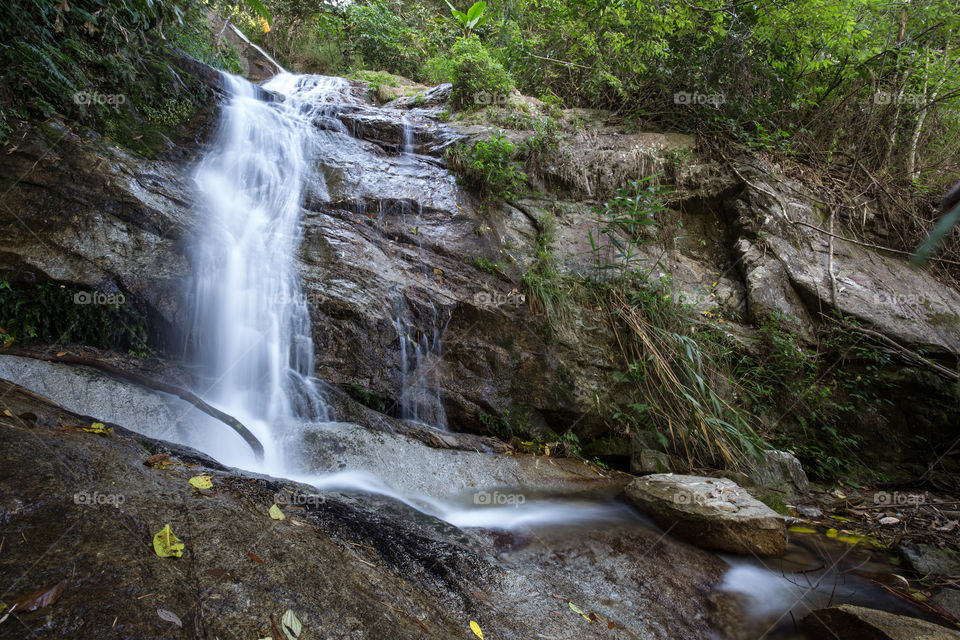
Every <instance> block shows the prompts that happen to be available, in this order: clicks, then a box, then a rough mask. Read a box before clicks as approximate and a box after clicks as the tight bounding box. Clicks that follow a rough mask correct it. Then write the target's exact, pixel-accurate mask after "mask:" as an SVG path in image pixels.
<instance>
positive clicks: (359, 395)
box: [345, 382, 387, 413]
mask: <svg viewBox="0 0 960 640" xmlns="http://www.w3.org/2000/svg"><path fill="white" fill-rule="evenodd" d="M345 391H346V392H347V395H348V396H350V397H351V398H353V399H354V400H356V401H357V402H359V403H360V404H362V405H363V406H365V407H367V408H368V409H373V410H374V411H379V412H380V413H385V412H386V410H387V403H386V401H384V399H383V397H382V396H380V394H378V393H377V392H375V391H371V390H369V389H366V388H364V387H362V386H360V385H359V384H357V383H356V382H351V383H350V384H348V385H347V386H346V389H345Z"/></svg>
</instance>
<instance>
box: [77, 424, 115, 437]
mask: <svg viewBox="0 0 960 640" xmlns="http://www.w3.org/2000/svg"><path fill="white" fill-rule="evenodd" d="M83 430H84V431H87V432H89V433H96V434H97V435H101V436H108V435H110V434H111V433H112V432H113V429H111V428H110V427H108V426H107V425H105V424H103V423H102V422H94V423H93V424H91V425H90V426H89V427H83Z"/></svg>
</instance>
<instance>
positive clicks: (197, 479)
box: [188, 475, 213, 489]
mask: <svg viewBox="0 0 960 640" xmlns="http://www.w3.org/2000/svg"><path fill="white" fill-rule="evenodd" d="M188 482H189V483H190V484H191V485H193V486H194V488H196V489H209V488H211V487H212V486H213V478H212V477H211V476H205V475H201V476H193V477H192V478H190V480H188Z"/></svg>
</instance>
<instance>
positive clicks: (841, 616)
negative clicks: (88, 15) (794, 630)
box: [803, 605, 960, 640]
mask: <svg viewBox="0 0 960 640" xmlns="http://www.w3.org/2000/svg"><path fill="white" fill-rule="evenodd" d="M803 626H804V628H805V629H808V630H809V631H810V632H812V633H817V634H822V635H821V636H820V637H826V636H827V635H831V634H832V635H833V636H836V637H839V638H843V639H844V640H958V639H960V632H958V631H955V630H951V629H948V628H946V627H941V626H940V625H936V624H933V623H932V622H926V621H924V620H917V619H916V618H908V617H906V616H898V615H896V614H893V613H887V612H885V611H877V610H876V609H867V608H866V607H856V606H853V605H840V606H836V607H829V608H827V609H818V610H816V611H813V612H811V613H810V615H808V616H807V617H806V618H804V619H803Z"/></svg>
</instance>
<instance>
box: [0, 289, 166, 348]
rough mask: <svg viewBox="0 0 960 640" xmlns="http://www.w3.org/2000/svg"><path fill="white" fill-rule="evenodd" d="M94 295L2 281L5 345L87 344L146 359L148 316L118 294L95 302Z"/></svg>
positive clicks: (0, 304) (0, 316) (0, 317)
mask: <svg viewBox="0 0 960 640" xmlns="http://www.w3.org/2000/svg"><path fill="white" fill-rule="evenodd" d="M93 295H94V294H93V292H88V291H82V290H79V289H75V288H73V287H67V286H66V285H58V284H55V283H52V282H47V283H43V284H35V285H24V284H10V283H8V282H6V281H0V327H2V328H3V332H4V335H3V339H2V341H3V342H4V343H7V344H12V343H17V344H31V343H34V342H36V343H40V344H48V345H49V344H67V343H78V344H86V345H90V346H94V347H100V348H103V349H113V350H118V349H119V350H124V349H126V350H131V351H132V352H135V353H137V354H138V355H147V354H148V351H149V350H148V347H147V329H146V320H145V318H144V316H143V315H142V314H141V313H140V312H139V311H138V310H137V309H136V308H135V307H134V306H133V305H132V304H129V301H126V300H125V299H124V296H123V295H122V294H120V293H117V294H113V295H112V296H110V297H106V296H103V299H104V301H108V302H109V303H108V304H107V303H104V304H96V303H91V302H90V300H91V299H92V296H93Z"/></svg>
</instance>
